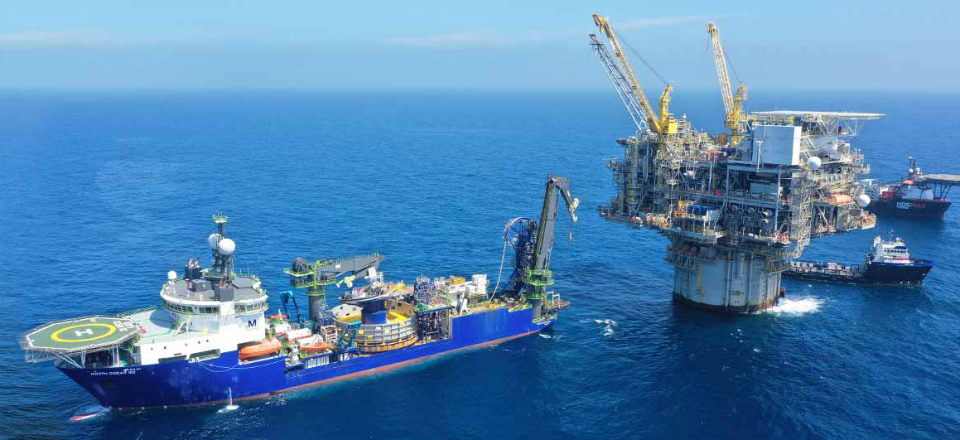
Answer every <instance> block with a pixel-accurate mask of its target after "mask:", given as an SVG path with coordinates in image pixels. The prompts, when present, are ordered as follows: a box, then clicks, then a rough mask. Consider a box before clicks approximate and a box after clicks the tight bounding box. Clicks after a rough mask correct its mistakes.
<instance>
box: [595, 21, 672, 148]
mask: <svg viewBox="0 0 960 440" xmlns="http://www.w3.org/2000/svg"><path fill="white" fill-rule="evenodd" d="M593 22H594V23H595V24H596V25H597V28H598V29H600V32H602V33H603V34H604V35H605V36H606V37H607V40H609V41H610V45H611V46H613V54H614V56H616V58H617V60H618V61H619V64H620V66H619V67H620V68H617V66H615V65H614V64H613V60H611V59H605V58H604V57H605V55H606V53H605V50H604V49H603V48H602V45H601V44H600V42H599V41H598V40H597V38H596V35H592V34H591V35H590V37H591V38H592V39H593V42H594V43H593V44H594V45H595V47H596V48H597V50H598V54H599V55H600V56H601V59H602V60H603V61H604V63H605V64H604V65H605V67H607V70H608V74H609V75H610V76H611V80H612V81H613V82H614V85H615V86H617V87H618V90H617V91H618V92H619V93H620V94H621V98H622V99H624V104H626V105H627V110H628V111H630V112H631V116H636V117H635V122H637V124H638V126H639V125H641V123H640V121H643V122H644V123H646V124H647V125H648V126H649V128H650V131H653V132H654V133H657V134H661V135H667V134H676V132H677V121H676V119H674V118H671V117H670V111H669V108H670V92H672V91H673V86H672V85H671V84H667V87H666V88H664V89H663V93H662V94H661V95H660V111H659V114H658V112H657V111H655V110H654V109H653V106H651V105H650V101H649V100H648V99H647V95H646V93H644V91H643V87H642V86H641V85H640V80H639V79H638V78H637V74H636V73H635V72H634V70H633V66H631V65H630V61H629V60H628V59H627V56H626V54H624V53H623V48H622V46H620V40H619V39H618V38H617V34H616V33H614V31H613V27H612V26H611V25H610V21H609V20H607V19H606V18H605V17H601V16H600V15H599V14H593ZM623 83H625V84H623ZM621 89H623V90H621ZM631 101H632V102H631ZM634 113H637V114H636V115H634Z"/></svg>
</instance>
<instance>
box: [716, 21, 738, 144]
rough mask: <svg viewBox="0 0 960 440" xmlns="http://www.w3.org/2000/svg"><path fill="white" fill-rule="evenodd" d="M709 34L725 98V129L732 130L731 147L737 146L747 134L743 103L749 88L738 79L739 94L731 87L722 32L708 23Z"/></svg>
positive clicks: (721, 93)
mask: <svg viewBox="0 0 960 440" xmlns="http://www.w3.org/2000/svg"><path fill="white" fill-rule="evenodd" d="M707 33H708V34H710V41H711V42H712V43H713V60H714V61H715V62H716V64H717V77H718V78H719V80H720V96H721V97H722V98H723V109H724V111H725V112H726V114H725V116H724V124H723V125H724V127H726V128H727V129H729V130H730V132H731V138H730V145H737V144H738V143H740V140H741V139H743V134H744V132H746V127H745V125H746V122H747V117H746V114H745V113H744V112H743V101H745V100H746V99H747V86H746V85H744V84H743V82H741V81H740V78H737V92H736V94H734V93H733V91H732V87H731V86H730V74H728V73H727V57H726V55H725V54H724V52H723V45H722V44H720V30H719V29H717V26H716V25H714V24H713V23H707Z"/></svg>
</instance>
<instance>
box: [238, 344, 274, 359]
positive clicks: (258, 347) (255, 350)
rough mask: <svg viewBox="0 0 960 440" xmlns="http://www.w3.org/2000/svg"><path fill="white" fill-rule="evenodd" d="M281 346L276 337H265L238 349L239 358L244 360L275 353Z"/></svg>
mask: <svg viewBox="0 0 960 440" xmlns="http://www.w3.org/2000/svg"><path fill="white" fill-rule="evenodd" d="M281 348H283V346H282V345H280V341H278V340H276V339H267V340H266V341H263V342H261V343H258V344H253V345H248V346H246V347H243V348H241V349H240V359H241V360H246V359H251V358H257V357H261V356H266V355H269V354H273V353H276V352H278V351H280V349H281Z"/></svg>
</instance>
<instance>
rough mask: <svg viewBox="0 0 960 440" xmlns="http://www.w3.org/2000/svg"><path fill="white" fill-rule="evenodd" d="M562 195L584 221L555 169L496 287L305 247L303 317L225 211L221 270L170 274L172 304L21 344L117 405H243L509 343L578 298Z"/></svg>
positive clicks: (38, 334) (218, 219) (50, 329)
mask: <svg viewBox="0 0 960 440" xmlns="http://www.w3.org/2000/svg"><path fill="white" fill-rule="evenodd" d="M557 194H560V196H558V195H557ZM561 197H562V198H563V199H564V200H565V202H566V204H567V208H568V211H569V212H570V215H571V217H572V218H573V220H574V221H576V215H575V213H574V211H575V209H576V207H577V205H578V204H579V201H578V200H577V199H575V198H573V197H572V196H571V194H570V190H569V182H568V180H567V179H565V178H559V177H556V178H555V177H552V176H550V177H548V179H547V187H546V196H545V199H544V205H543V212H542V213H541V216H540V221H539V222H537V221H534V220H531V219H528V218H516V219H513V220H511V221H510V222H509V223H508V224H507V228H506V232H505V234H504V239H505V243H504V255H506V247H507V246H510V247H512V248H513V250H514V257H515V269H516V270H517V272H516V273H514V274H513V276H512V277H511V278H510V282H508V283H507V284H506V286H505V288H504V289H503V290H502V291H498V290H499V289H498V288H499V280H498V286H496V288H495V289H494V291H493V293H492V294H488V293H487V292H488V281H487V277H486V275H483V274H478V275H473V276H472V277H471V278H470V280H469V281H467V280H466V279H464V278H460V277H449V278H437V279H433V280H430V279H427V278H425V277H421V278H419V279H417V282H416V283H415V284H414V285H412V286H407V285H405V284H404V283H402V282H398V283H388V282H384V281H383V278H382V275H381V274H380V272H378V270H377V267H378V265H379V263H380V261H381V260H382V257H381V256H380V255H377V254H374V255H365V256H359V257H354V258H347V259H341V260H319V261H316V262H314V263H309V262H308V261H306V260H304V259H302V258H297V259H296V260H295V261H294V264H293V265H292V267H290V268H288V269H287V270H286V271H285V272H286V273H287V274H288V275H289V276H290V282H291V284H292V285H293V287H294V288H298V289H299V288H306V289H307V292H306V293H307V297H308V300H309V316H308V317H306V318H304V317H301V316H300V313H299V307H298V305H297V303H296V298H295V296H294V294H293V293H292V292H285V293H283V294H282V295H281V300H282V304H283V307H284V308H286V307H287V306H288V305H289V303H290V302H293V306H294V308H295V313H296V315H297V316H296V318H293V319H291V317H290V316H289V314H286V313H276V314H272V315H267V313H268V312H267V310H268V295H267V292H266V291H265V290H264V288H263V286H262V283H261V281H260V279H259V278H257V277H256V276H254V275H250V274H243V273H237V272H235V271H234V269H233V256H234V251H235V250H236V243H235V242H234V241H233V240H232V239H230V238H228V237H227V236H226V224H227V217H226V216H222V215H217V216H214V223H215V224H216V226H217V232H215V233H213V234H211V235H210V236H209V237H208V243H209V245H210V248H211V249H212V252H213V265H212V267H210V268H203V267H201V265H200V261H199V258H191V259H190V260H189V261H188V263H187V264H186V266H185V267H184V270H183V273H177V272H175V271H170V272H169V273H168V279H167V281H166V282H164V283H163V286H162V287H161V289H160V298H161V306H160V307H157V308H148V309H142V310H136V311H132V312H128V313H121V314H119V315H113V316H106V315H101V316H90V317H85V318H78V319H71V320H66V321H59V322H53V323H49V324H45V325H42V326H39V327H37V328H35V329H33V330H31V331H29V332H27V333H25V334H24V335H22V337H21V340H20V344H21V346H22V348H23V349H24V350H25V352H26V358H27V360H28V361H35V362H36V361H44V360H53V361H54V365H55V366H56V367H57V368H58V369H59V370H60V371H62V372H63V373H64V374H66V375H67V376H69V377H70V378H71V379H73V380H74V381H75V382H77V383H78V384H79V385H80V386H81V387H83V388H84V389H85V390H86V391H87V392H89V393H90V394H91V395H93V396H94V397H95V398H96V399H97V400H98V401H99V403H100V404H101V405H103V406H105V407H108V408H142V407H168V406H184V405H198V404H211V403H218V402H227V401H230V402H231V404H232V401H233V400H243V399H252V398H258V397H265V396H269V395H271V394H275V393H280V392H284V391H289V390H294V389H298V388H302V387H308V386H315V385H320V384H323V383H326V382H329V381H333V380H337V379H344V378H348V377H353V376H359V375H365V374H370V373H373V372H377V371H383V370H386V369H391V368H396V367H400V366H403V365H407V364H410V363H413V362H416V361H419V360H423V359H425V358H428V357H431V356H436V355H440V354H444V353H451V352H454V351H458V350H464V349H469V348H472V347H479V346H484V345H491V344H497V343H499V342H502V341H506V340H509V339H514V338H519V337H522V336H526V335H530V334H533V333H537V332H540V331H543V330H545V329H547V328H549V327H550V326H552V325H553V323H554V322H555V321H556V320H557V317H558V314H559V311H560V310H561V309H562V308H564V307H566V306H567V305H568V303H567V302H565V301H562V300H561V299H560V296H559V294H557V293H554V292H553V291H549V290H548V288H549V286H550V285H551V284H552V283H553V281H552V277H551V272H550V270H549V264H550V257H551V250H552V245H553V241H554V240H553V237H554V234H553V229H554V224H555V222H556V217H557V212H558V209H557V208H558V204H559V198H561ZM501 269H502V266H501ZM358 278H359V279H361V280H365V281H366V282H368V284H367V285H365V286H362V287H356V288H353V289H352V290H351V291H350V292H348V293H347V294H345V295H344V296H343V297H342V304H340V305H338V306H336V307H333V308H330V309H328V308H327V306H326V300H325V298H326V292H325V291H324V287H325V286H329V285H331V284H337V285H339V284H343V283H345V284H347V285H348V286H350V287H352V283H353V282H354V281H356V280H357V279H358ZM291 300H292V301H291Z"/></svg>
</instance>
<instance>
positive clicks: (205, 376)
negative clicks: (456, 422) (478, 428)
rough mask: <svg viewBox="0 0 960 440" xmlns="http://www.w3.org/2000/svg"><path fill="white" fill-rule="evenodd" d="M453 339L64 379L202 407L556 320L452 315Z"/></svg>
mask: <svg viewBox="0 0 960 440" xmlns="http://www.w3.org/2000/svg"><path fill="white" fill-rule="evenodd" d="M452 321H453V322H452V324H453V326H452V329H453V331H452V335H451V337H450V338H447V339H443V340H439V341H433V342H428V343H423V344H417V345H413V346H410V347H406V348H401V349H397V350H393V351H388V352H384V353H380V354H375V355H370V356H359V357H355V358H352V359H347V360H344V361H341V362H332V363H330V364H328V365H323V366H318V367H314V368H304V365H303V364H298V365H295V366H290V367H288V366H287V365H286V363H285V361H284V359H285V358H283V357H280V358H273V359H267V360H263V361H258V362H252V363H246V364H240V363H239V362H238V359H237V352H236V351H232V352H226V353H223V354H221V356H220V357H218V358H216V359H211V360H205V361H198V362H190V361H186V360H183V361H175V362H168V363H161V364H155V365H144V366H130V367H116V368H84V369H80V368H65V367H59V369H60V370H61V371H63V372H64V374H66V375H67V376H69V377H70V378H71V379H73V380H74V381H75V382H77V383H78V384H80V386H82V387H83V388H84V389H85V390H87V391H88V392H89V393H90V394H91V395H93V396H94V397H95V398H96V399H97V400H98V401H99V402H100V404H101V405H103V406H105V407H111V408H140V407H161V406H185V405H201V404H214V403H219V402H225V401H226V400H227V398H228V393H231V392H232V394H233V398H234V400H244V399H254V398H260V397H266V396H269V395H271V394H276V393H280V392H285V391H291V390H294V389H298V388H304V387H309V386H316V385H321V384H323V383H327V382H330V381H333V380H338V379H345V378H349V377H356V376H361V375H366V374H371V373H376V372H379V371H385V370H388V369H392V368H397V367H402V366H404V365H409V364H412V363H415V362H417V361H421V360H424V359H426V358H428V357H431V356H437V355H441V354H445V353H450V352H454V351H458V350H464V349H469V348H473V347H480V346H484V345H492V344H496V343H499V342H502V341H505V340H508V339H513V338H518V337H522V336H526V335H530V334H533V333H537V332H540V331H542V330H544V329H546V328H548V327H550V326H551V325H552V324H553V323H554V320H546V321H541V322H533V312H532V309H529V308H527V309H522V310H517V311H509V310H508V309H506V308H498V309H494V310H490V311H486V312H479V313H474V314H470V315H465V316H459V317H455V318H453V320H452Z"/></svg>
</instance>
